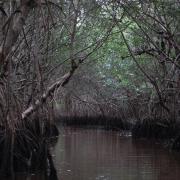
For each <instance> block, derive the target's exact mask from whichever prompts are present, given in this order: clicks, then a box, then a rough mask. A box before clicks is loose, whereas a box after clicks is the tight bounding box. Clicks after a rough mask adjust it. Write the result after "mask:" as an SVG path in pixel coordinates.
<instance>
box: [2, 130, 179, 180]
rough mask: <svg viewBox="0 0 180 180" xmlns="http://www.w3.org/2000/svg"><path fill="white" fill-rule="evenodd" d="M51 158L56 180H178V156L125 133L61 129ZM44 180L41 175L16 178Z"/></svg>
mask: <svg viewBox="0 0 180 180" xmlns="http://www.w3.org/2000/svg"><path fill="white" fill-rule="evenodd" d="M52 156H53V160H54V165H55V167H56V170H57V176H58V180H179V179H180V155H179V153H177V152H170V151H169V150H168V149H166V148H163V147H162V145H160V144H158V143H155V142H152V141H148V140H142V139H141V140H140V139H138V140H134V139H132V137H131V136H130V134H129V133H128V132H119V131H106V130H102V129H83V128H69V127H65V128H61V129H60V136H59V139H58V142H57V144H56V146H55V147H54V148H52ZM45 179H46V178H45V177H44V176H43V175H42V174H36V175H31V176H26V178H23V176H22V177H21V176H19V177H18V178H17V180H45ZM5 180H6V179H5ZM52 180H55V179H52Z"/></svg>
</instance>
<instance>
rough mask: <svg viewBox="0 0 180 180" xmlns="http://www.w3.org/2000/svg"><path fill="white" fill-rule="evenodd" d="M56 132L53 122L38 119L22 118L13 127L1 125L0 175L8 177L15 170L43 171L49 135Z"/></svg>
mask: <svg viewBox="0 0 180 180" xmlns="http://www.w3.org/2000/svg"><path fill="white" fill-rule="evenodd" d="M33 122H34V123H33ZM58 134H59V132H58V129H57V127H56V126H55V125H54V124H50V123H47V122H46V123H42V122H40V121H39V120H38V119H36V120H34V121H26V122H25V123H22V124H21V125H19V126H18V128H14V129H13V130H12V129H10V128H7V127H6V128H5V127H3V126H1V129H0V174H1V176H12V175H13V174H14V173H17V172H26V173H32V172H37V171H44V170H46V169H47V168H48V167H47V166H49V164H50V162H52V160H51V159H50V158H49V157H50V155H49V146H51V145H50V138H51V137H55V136H58ZM47 162H48V163H47Z"/></svg>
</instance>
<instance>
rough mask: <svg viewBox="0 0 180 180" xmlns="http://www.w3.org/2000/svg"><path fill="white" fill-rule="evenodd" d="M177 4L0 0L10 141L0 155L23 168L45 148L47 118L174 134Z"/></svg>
mask: <svg viewBox="0 0 180 180" xmlns="http://www.w3.org/2000/svg"><path fill="white" fill-rule="evenodd" d="M179 6H180V3H179V2H178V1H177V0H166V1H164V0H149V1H141V0H129V1H127V0H88V1H87V0H61V1H60V0H52V1H47V0H21V1H19V0H10V1H4V0H0V22H1V23H0V137H1V139H2V140H1V145H0V146H1V147H4V146H5V148H7V147H8V148H9V151H8V152H7V151H5V152H3V150H0V153H5V154H7V156H8V161H9V162H11V164H12V162H13V161H14V162H16V159H21V160H22V162H23V163H25V164H26V166H27V168H26V169H28V168H29V166H28V165H27V162H29V161H31V157H32V159H33V158H35V159H36V156H38V155H39V154H40V153H41V152H45V153H44V154H46V150H47V148H46V140H47V139H48V137H49V136H51V134H52V133H51V129H52V127H53V125H52V124H54V119H57V120H58V121H60V120H63V121H64V122H65V123H67V122H68V123H70V124H93V125H102V124H103V125H105V126H111V127H112V128H116V127H118V128H127V127H128V128H133V132H134V134H135V135H137V136H155V137H170V136H173V137H176V141H179V140H178V139H179V136H178V133H177V130H178V122H179V120H180V106H179V102H180V92H179V88H180V63H179V61H180V43H179V41H180V38H179V37H180V36H179V35H180V34H179V32H180V31H179V27H180V22H179V20H180V18H179V15H180V12H179V11H180V8H179ZM142 129H144V132H145V133H142V132H143V131H142ZM167 130H168V131H167ZM139 132H141V133H142V134H140V133H139ZM159 133H160V134H159ZM19 137H21V138H19ZM22 142H23V143H22ZM20 144H21V145H20ZM22 144H23V145H24V144H28V146H27V149H24V147H23V145H22ZM20 146H22V148H18V147H20ZM0 149H3V148H0ZM33 149H36V152H34V150H33ZM14 151H18V152H19V154H22V157H19V156H17V153H13V152H14ZM32 151H33V153H32ZM14 154H15V155H14ZM32 154H33V155H32ZM33 156H35V157H33ZM41 158H42V159H44V156H43V157H41ZM8 161H6V163H7V162H8ZM3 163H5V162H3ZM14 164H15V163H14ZM34 166H37V167H35V168H37V169H38V168H39V166H41V165H40V164H37V163H35V165H33V168H34ZM3 167H5V169H6V168H7V167H8V168H9V169H8V168H7V169H8V170H9V171H11V172H13V170H14V166H12V167H9V166H8V163H7V164H6V165H4V164H3ZM33 168H32V169H33ZM7 169H6V170H5V171H7Z"/></svg>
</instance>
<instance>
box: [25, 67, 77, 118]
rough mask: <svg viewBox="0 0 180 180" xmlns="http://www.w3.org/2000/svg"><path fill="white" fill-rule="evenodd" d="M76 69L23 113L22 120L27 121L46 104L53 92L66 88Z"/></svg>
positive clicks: (52, 86) (51, 87)
mask: <svg viewBox="0 0 180 180" xmlns="http://www.w3.org/2000/svg"><path fill="white" fill-rule="evenodd" d="M74 71H75V69H73V70H71V71H70V72H68V73H66V74H65V75H64V76H63V77H61V79H60V80H59V81H57V82H55V83H54V84H53V85H51V86H50V87H49V88H48V90H47V92H45V93H44V94H43V95H42V97H41V98H40V99H38V100H36V102H35V103H34V104H33V105H31V106H29V107H28V108H27V109H26V110H25V111H24V112H23V113H22V115H21V116H22V120H24V119H26V118H27V117H28V116H29V115H31V114H32V113H33V112H34V111H36V110H37V109H38V108H39V107H40V106H41V105H42V104H43V103H45V102H46V100H47V98H48V97H49V96H50V95H51V94H53V92H54V91H55V90H56V89H57V88H59V87H60V86H62V87H63V86H64V85H65V84H67V83H68V81H69V80H70V78H71V77H72V75H73V73H74Z"/></svg>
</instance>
